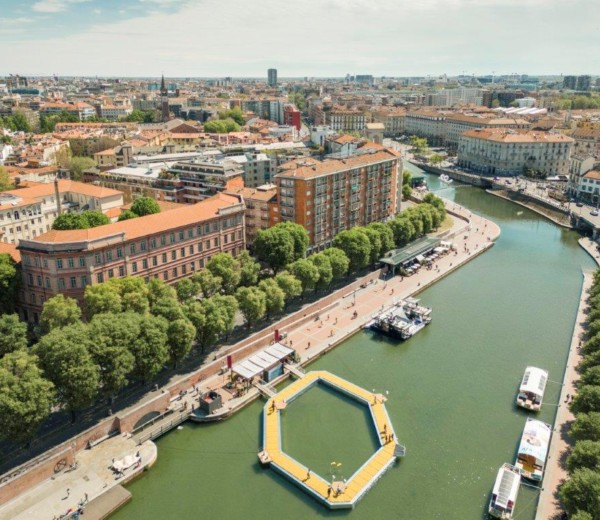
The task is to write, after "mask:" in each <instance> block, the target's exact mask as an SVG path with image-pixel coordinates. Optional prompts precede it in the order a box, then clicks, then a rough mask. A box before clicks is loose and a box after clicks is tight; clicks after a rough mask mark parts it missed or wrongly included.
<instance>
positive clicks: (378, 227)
mask: <svg viewBox="0 0 600 520" xmlns="http://www.w3.org/2000/svg"><path fill="white" fill-rule="evenodd" d="M367 229H372V230H373V231H376V232H377V233H378V235H379V240H380V242H381V249H380V251H379V256H383V255H384V254H385V253H387V252H388V251H391V250H392V249H394V247H395V246H394V232H393V231H392V230H391V228H390V227H389V226H387V225H386V224H384V223H383V222H372V223H371V224H369V225H368V226H367Z"/></svg>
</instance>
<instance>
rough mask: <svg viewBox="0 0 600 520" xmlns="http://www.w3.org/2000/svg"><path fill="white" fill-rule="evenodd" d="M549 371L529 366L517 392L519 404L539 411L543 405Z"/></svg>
mask: <svg viewBox="0 0 600 520" xmlns="http://www.w3.org/2000/svg"><path fill="white" fill-rule="evenodd" d="M547 382H548V372H547V371H546V370H543V369H541V368H537V367H527V368H526V369H525V374H523V380H522V381H521V386H520V387H519V393H518V394H517V406H520V407H521V408H525V409H526V410H532V411H534V412H538V411H539V410H540V408H541V407H542V401H543V400H544V392H545V390H546V383H547Z"/></svg>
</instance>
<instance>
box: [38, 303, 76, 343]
mask: <svg viewBox="0 0 600 520" xmlns="http://www.w3.org/2000/svg"><path fill="white" fill-rule="evenodd" d="M80 321H81V309H80V308H79V304H78V303H77V300H75V299H73V298H67V297H65V296H63V295H62V294H57V295H56V296H53V297H52V298H50V299H48V300H46V302H45V303H44V307H43V308H42V315H41V316H40V331H41V333H42V334H47V333H49V332H50V331H52V330H54V329H57V328H60V327H67V326H68V325H73V324H75V323H79V322H80Z"/></svg>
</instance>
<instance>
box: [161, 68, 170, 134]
mask: <svg viewBox="0 0 600 520" xmlns="http://www.w3.org/2000/svg"><path fill="white" fill-rule="evenodd" d="M160 112H161V116H162V120H163V123H164V122H166V121H168V120H169V117H170V113H169V91H168V89H167V86H166V85H165V75H164V74H163V75H162V78H161V80H160Z"/></svg>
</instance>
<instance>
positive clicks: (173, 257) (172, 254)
mask: <svg viewBox="0 0 600 520" xmlns="http://www.w3.org/2000/svg"><path fill="white" fill-rule="evenodd" d="M171 260H177V251H171Z"/></svg>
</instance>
